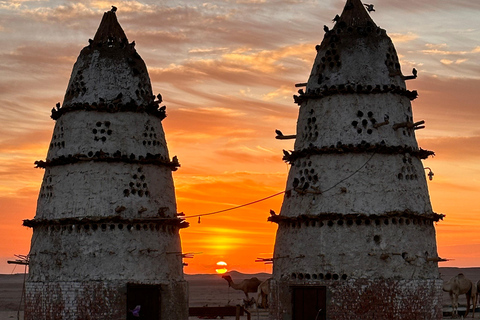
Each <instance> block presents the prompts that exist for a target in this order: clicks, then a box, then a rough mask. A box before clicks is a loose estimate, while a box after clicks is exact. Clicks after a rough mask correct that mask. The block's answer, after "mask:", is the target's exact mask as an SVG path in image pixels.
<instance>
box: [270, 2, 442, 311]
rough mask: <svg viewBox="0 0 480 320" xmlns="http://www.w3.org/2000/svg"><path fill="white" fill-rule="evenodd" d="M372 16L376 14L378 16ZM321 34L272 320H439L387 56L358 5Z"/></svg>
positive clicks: (294, 162) (413, 144) (398, 84)
mask: <svg viewBox="0 0 480 320" xmlns="http://www.w3.org/2000/svg"><path fill="white" fill-rule="evenodd" d="M377 13H378V10H377ZM335 20H336V24H335V26H334V27H333V29H332V30H329V29H328V28H327V27H326V28H324V30H325V31H326V33H325V36H324V39H323V41H322V43H321V44H320V45H319V46H317V56H316V58H315V62H314V65H313V68H312V72H311V75H310V78H309V80H308V83H307V84H306V89H305V90H299V95H298V96H294V98H295V102H296V103H297V104H299V105H300V111H299V116H298V122H297V134H296V141H295V147H294V151H293V152H292V153H286V154H285V157H284V160H285V161H287V162H288V163H290V164H291V169H290V172H289V176H288V181H287V187H286V190H287V192H286V194H285V198H284V201H283V205H282V209H281V213H280V214H279V215H276V216H275V215H274V216H272V217H270V219H269V220H270V221H273V222H276V223H278V230H277V236H276V242H275V253H274V265H273V281H272V292H273V293H272V298H273V304H274V305H273V309H272V317H273V319H278V320H280V319H282V320H285V319H296V320H298V319H441V317H442V312H441V297H442V292H441V284H442V281H441V280H440V278H439V273H438V261H439V257H438V254H437V247H436V239H435V228H434V222H436V221H438V220H439V219H441V218H442V217H443V216H442V215H439V214H436V213H434V212H433V211H432V207H431V204H430V198H429V194H428V189H427V183H426V177H425V171H424V167H423V164H422V161H421V160H422V159H426V158H427V157H428V156H430V155H432V154H433V152H431V151H426V150H423V149H421V148H419V147H418V145H417V141H416V138H415V130H416V129H421V128H423V126H422V124H423V122H414V120H413V114H412V107H411V101H412V100H414V99H415V98H416V97H417V92H416V91H409V90H407V89H406V85H405V80H406V79H413V78H415V77H416V75H413V76H403V75H402V72H401V69H400V64H399V61H398V57H397V53H396V51H395V48H394V46H393V44H392V41H391V40H390V38H389V37H388V36H387V34H386V32H385V30H383V29H381V28H379V27H378V26H377V25H376V24H375V23H374V21H373V20H372V19H371V17H370V15H369V14H368V13H367V11H366V9H365V7H364V5H363V4H362V3H361V2H360V0H347V2H346V5H345V8H344V10H343V13H342V14H341V16H340V17H337V18H336V19H335Z"/></svg>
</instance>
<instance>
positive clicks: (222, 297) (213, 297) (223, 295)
mask: <svg viewBox="0 0 480 320" xmlns="http://www.w3.org/2000/svg"><path fill="white" fill-rule="evenodd" d="M458 273H463V274H465V276H466V277H467V278H469V279H470V280H472V281H475V282H476V281H478V280H480V268H462V269H460V268H440V274H441V276H442V279H443V280H448V279H450V278H451V277H453V276H455V275H457V274H458ZM229 274H230V275H231V276H232V278H233V280H234V281H235V282H237V281H241V280H243V279H247V278H251V277H253V276H256V277H258V278H259V279H260V280H265V279H267V278H269V277H270V275H269V274H266V273H260V274H255V275H251V274H242V273H238V272H235V271H232V272H230V273H229ZM185 278H186V280H187V281H188V282H189V288H190V289H189V292H190V297H189V299H190V306H191V307H202V306H210V307H213V306H225V305H236V304H242V303H243V299H244V294H243V292H240V291H236V290H233V289H232V288H229V287H228V284H227V282H226V281H225V280H224V279H222V278H221V276H220V275H215V274H197V275H186V276H185ZM23 279H24V275H23V274H15V275H0V320H12V319H17V315H19V317H18V319H23V312H22V306H21V302H20V299H21V296H22V284H23ZM255 296H256V295H255ZM459 303H460V305H461V306H465V304H466V299H465V295H463V296H461V297H460V299H459ZM443 305H444V307H445V309H444V310H448V306H449V305H450V298H449V296H448V293H444V296H443ZM19 308H20V312H19ZM460 310H461V309H460ZM251 312H252V319H265V317H266V314H265V312H260V313H258V314H257V313H256V310H255V308H253V309H252V310H251ZM242 318H244V319H246V317H242ZM450 318H451V317H450V316H445V318H444V319H450ZM190 319H192V320H193V319H196V318H194V317H191V318H190ZM225 319H227V318H225ZM230 319H234V317H232V318H230ZM468 319H471V315H469V316H468ZM475 319H480V312H477V313H476V314H475Z"/></svg>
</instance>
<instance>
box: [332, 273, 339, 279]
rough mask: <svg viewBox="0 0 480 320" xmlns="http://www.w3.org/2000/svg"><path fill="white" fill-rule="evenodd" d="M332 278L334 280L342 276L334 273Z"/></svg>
mask: <svg viewBox="0 0 480 320" xmlns="http://www.w3.org/2000/svg"><path fill="white" fill-rule="evenodd" d="M332 278H333V280H338V279H339V278H340V277H339V276H338V274H336V273H334V274H333V276H332Z"/></svg>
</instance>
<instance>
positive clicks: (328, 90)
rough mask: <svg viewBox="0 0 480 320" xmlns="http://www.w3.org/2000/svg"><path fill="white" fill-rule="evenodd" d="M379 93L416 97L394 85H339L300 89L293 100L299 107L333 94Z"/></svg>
mask: <svg viewBox="0 0 480 320" xmlns="http://www.w3.org/2000/svg"><path fill="white" fill-rule="evenodd" d="M380 93H393V94H398V95H401V96H405V97H407V98H409V99H410V100H415V99H416V98H417V97H418V92H417V90H413V91H410V90H407V89H405V88H402V87H401V86H396V85H383V86H382V85H378V84H377V85H375V86H373V85H367V86H363V85H360V84H359V85H356V86H355V85H351V84H340V85H333V86H330V87H328V86H326V85H325V86H323V87H321V88H316V89H315V90H312V89H307V92H303V90H302V89H300V90H299V94H300V95H299V96H298V95H293V100H294V101H295V103H296V104H298V105H300V104H302V103H303V102H304V101H306V100H308V99H321V98H324V97H328V96H332V95H335V94H380Z"/></svg>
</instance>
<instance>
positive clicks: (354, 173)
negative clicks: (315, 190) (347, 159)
mask: <svg viewBox="0 0 480 320" xmlns="http://www.w3.org/2000/svg"><path fill="white" fill-rule="evenodd" d="M375 153H377V150H375V151H374V152H373V154H372V155H371V156H370V158H368V160H367V161H366V162H365V163H364V164H363V165H362V166H361V167H360V168H358V169H357V170H355V171H354V172H353V173H352V174H350V175H349V176H347V177H346V178H343V179H342V180H340V181H339V182H337V183H336V184H334V185H333V186H331V187H330V188H328V189H326V190H324V191H322V193H325V192H327V191H330V190H332V189H333V188H335V187H336V186H338V185H339V184H340V183H342V182H343V181H345V180H348V179H350V178H351V177H352V176H354V175H356V174H357V173H358V172H359V171H360V170H362V169H363V168H364V167H365V166H366V165H367V164H368V163H369V162H370V160H372V158H373V156H374V155H375Z"/></svg>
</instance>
